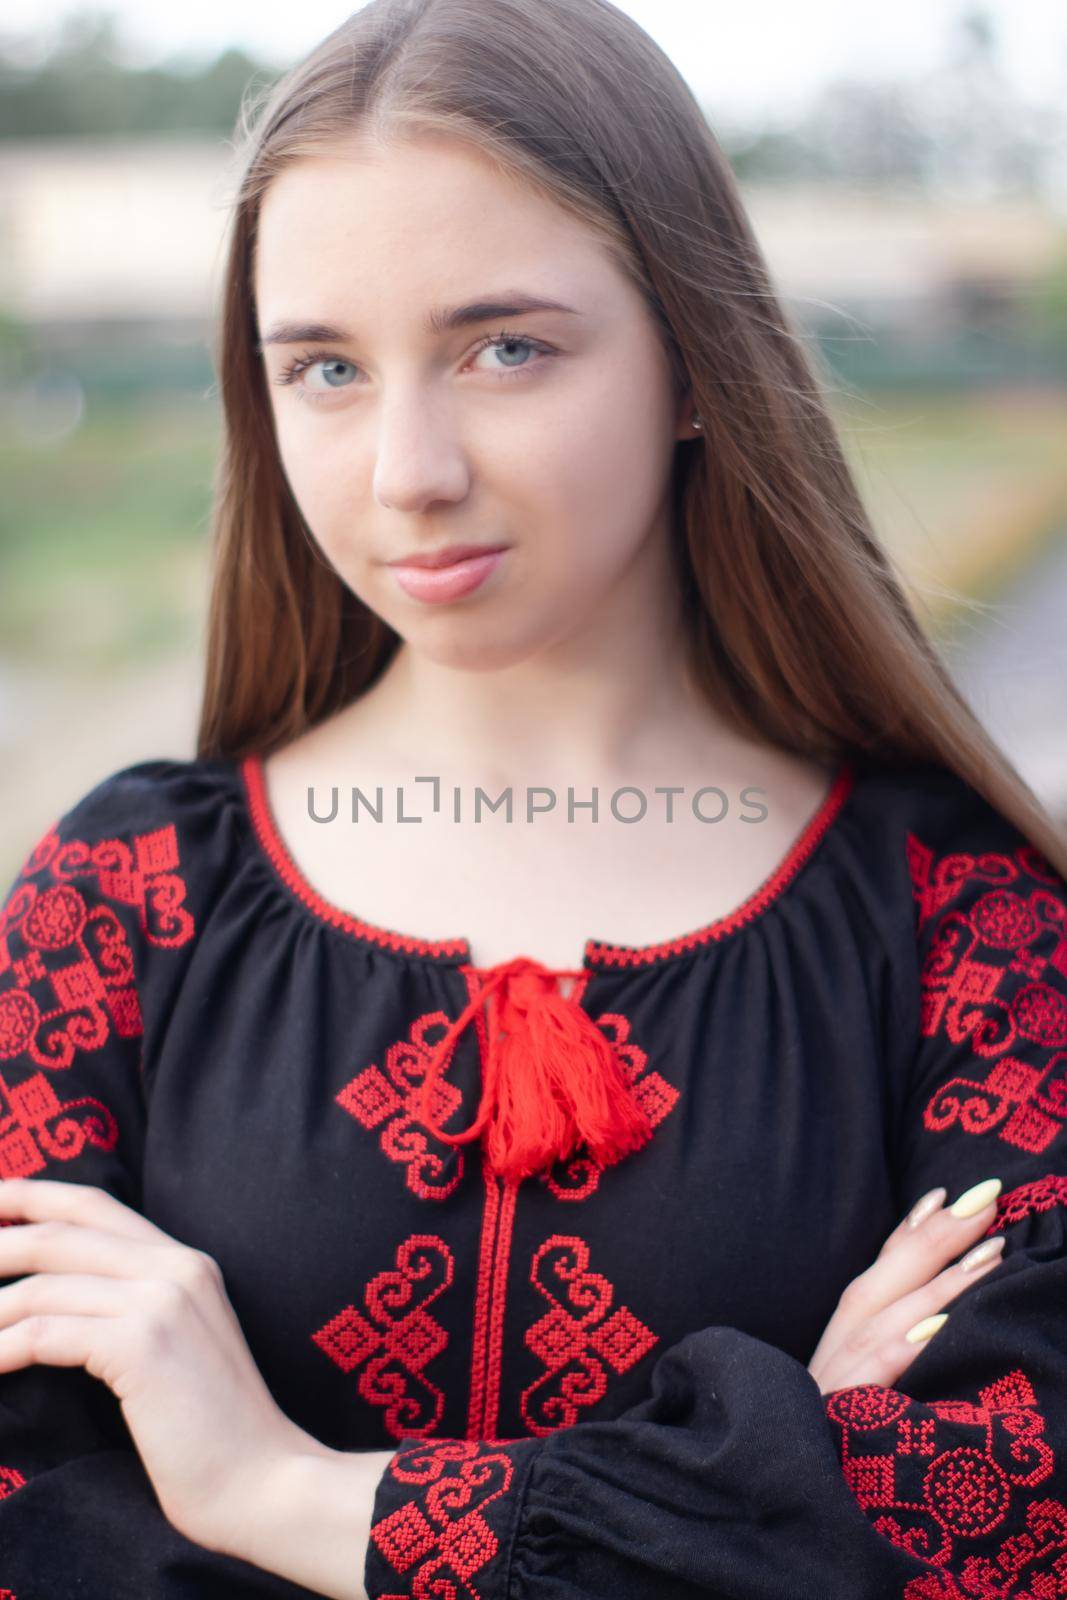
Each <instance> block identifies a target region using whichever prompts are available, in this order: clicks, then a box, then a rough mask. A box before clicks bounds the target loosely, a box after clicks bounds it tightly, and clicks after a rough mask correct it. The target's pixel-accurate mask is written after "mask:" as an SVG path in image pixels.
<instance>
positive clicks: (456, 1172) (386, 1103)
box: [335, 1011, 463, 1200]
mask: <svg viewBox="0 0 1067 1600" xmlns="http://www.w3.org/2000/svg"><path fill="white" fill-rule="evenodd" d="M450 1025H451V1019H450V1018H449V1017H448V1016H446V1014H445V1013H444V1012H443V1011H430V1012H427V1013H426V1014H425V1015H424V1016H421V1017H418V1018H417V1019H416V1020H415V1021H414V1022H413V1023H412V1024H411V1028H410V1030H409V1032H408V1037H407V1038H406V1039H400V1040H398V1041H397V1042H396V1043H395V1044H391V1045H390V1046H389V1048H388V1050H387V1051H386V1052H385V1069H384V1071H383V1070H382V1069H381V1068H380V1067H377V1066H375V1065H373V1064H372V1065H371V1066H369V1067H364V1068H363V1070H362V1071H361V1072H358V1073H357V1074H356V1076H355V1077H354V1078H352V1079H350V1080H349V1082H348V1083H346V1084H345V1086H344V1088H343V1089H342V1090H341V1091H340V1092H339V1093H338V1094H337V1095H336V1096H335V1099H336V1101H337V1104H338V1105H339V1106H343V1107H344V1109H345V1110H346V1111H347V1112H348V1113H349V1114H350V1115H351V1116H353V1117H355V1119H356V1121H357V1122H360V1123H362V1124H363V1126H364V1127H365V1128H368V1129H373V1128H377V1127H381V1130H382V1131H381V1134H380V1137H379V1141H378V1142H379V1144H380V1145H381V1148H382V1150H383V1151H384V1153H385V1154H386V1155H387V1156H388V1157H389V1159H390V1161H396V1162H399V1163H400V1164H401V1165H403V1166H405V1167H406V1168H407V1172H406V1175H405V1177H406V1182H407V1186H408V1188H409V1189H410V1190H411V1192H412V1193H413V1194H416V1195H418V1196H419V1198H420V1199H422V1200H444V1199H446V1198H447V1196H448V1195H450V1194H451V1193H452V1191H453V1189H455V1187H456V1185H457V1184H458V1183H459V1182H460V1179H461V1178H462V1177H463V1157H462V1154H461V1153H460V1152H459V1151H458V1150H457V1149H456V1147H455V1146H454V1145H448V1144H444V1143H443V1142H442V1141H441V1140H440V1139H434V1138H433V1137H432V1135H431V1134H430V1133H429V1132H428V1131H427V1129H426V1127H425V1125H424V1124H423V1123H422V1121H421V1120H420V1118H419V1097H420V1094H421V1092H422V1082H423V1079H424V1078H425V1076H426V1073H427V1071H428V1069H429V1065H430V1058H431V1056H432V1054H433V1048H434V1045H435V1044H436V1043H437V1042H438V1041H439V1040H440V1039H442V1038H443V1037H444V1035H445V1034H446V1033H447V1032H448V1029H449V1027H450ZM431 1030H432V1031H433V1034H434V1037H432V1038H431V1037H429V1035H430V1033H431ZM447 1070H448V1063H446V1064H445V1068H444V1071H443V1072H442V1073H441V1075H440V1076H439V1078H438V1079H437V1082H436V1084H435V1085H434V1089H433V1092H432V1093H431V1095H430V1112H431V1115H432V1117H433V1119H434V1121H435V1122H436V1123H437V1125H438V1126H439V1127H440V1126H443V1125H444V1123H445V1121H446V1119H447V1118H448V1117H450V1116H451V1115H452V1113H453V1112H454V1111H455V1110H456V1107H457V1106H458V1105H459V1104H460V1102H461V1099H462V1096H461V1095H460V1092H459V1090H458V1089H457V1088H456V1086H455V1085H454V1084H451V1083H448V1082H447V1081H446V1079H445V1076H444V1072H447Z"/></svg>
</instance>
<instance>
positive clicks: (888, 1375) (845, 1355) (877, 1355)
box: [831, 1234, 1004, 1388]
mask: <svg viewBox="0 0 1067 1600" xmlns="http://www.w3.org/2000/svg"><path fill="white" fill-rule="evenodd" d="M998 1237H999V1238H1000V1240H1001V1249H1000V1251H998V1252H997V1253H996V1254H995V1255H993V1256H992V1257H990V1258H988V1259H986V1260H985V1261H980V1262H979V1263H978V1264H977V1265H975V1266H974V1267H972V1268H971V1269H970V1270H966V1269H964V1268H963V1267H962V1266H961V1265H960V1264H959V1263H956V1264H955V1265H953V1266H951V1267H949V1268H947V1269H946V1270H945V1271H944V1272H942V1273H939V1274H938V1276H937V1277H936V1278H934V1279H933V1280H932V1282H930V1283H929V1284H926V1285H924V1287H923V1288H922V1289H919V1290H916V1291H915V1292H914V1293H913V1294H910V1295H905V1296H904V1298H903V1299H902V1300H900V1301H899V1302H898V1303H897V1304H896V1305H894V1306H892V1307H890V1309H889V1310H888V1311H885V1312H883V1313H882V1314H881V1315H880V1316H879V1317H876V1318H873V1319H872V1320H871V1321H870V1322H869V1323H867V1324H865V1325H864V1326H863V1327H861V1328H859V1329H857V1330H854V1331H853V1333H852V1334H850V1335H848V1336H846V1338H845V1339H844V1340H843V1341H842V1342H841V1343H840V1344H839V1345H838V1346H837V1348H836V1349H835V1351H834V1353H833V1356H832V1357H831V1364H832V1368H833V1373H834V1387H835V1388H844V1387H847V1386H848V1385H850V1384H852V1383H878V1384H886V1385H892V1384H894V1383H895V1382H896V1381H897V1379H898V1378H899V1377H900V1375H901V1373H902V1372H904V1371H906V1369H907V1368H908V1367H910V1366H911V1364H912V1362H913V1361H914V1360H915V1357H916V1356H917V1355H918V1354H919V1352H920V1351H921V1350H924V1349H925V1348H926V1346H927V1344H929V1342H930V1338H936V1336H937V1334H938V1333H939V1332H940V1329H941V1327H943V1326H944V1323H942V1324H941V1325H940V1327H935V1328H933V1329H931V1330H930V1334H929V1337H927V1338H925V1339H920V1340H917V1341H912V1340H909V1339H908V1338H907V1335H908V1333H909V1332H911V1331H912V1330H914V1329H917V1328H920V1327H921V1325H922V1324H923V1323H925V1322H926V1320H927V1318H929V1317H933V1316H936V1315H937V1314H938V1313H940V1312H942V1311H943V1309H944V1307H945V1306H947V1305H950V1304H951V1303H952V1301H953V1300H955V1299H956V1298H957V1297H958V1296H959V1295H961V1294H962V1293H963V1291H964V1290H965V1289H968V1288H970V1286H971V1285H972V1284H973V1283H976V1282H977V1281H978V1280H979V1279H980V1278H983V1277H985V1276H986V1275H987V1274H988V1273H990V1272H993V1271H994V1270H995V1269H996V1268H997V1267H998V1266H999V1265H1000V1263H1001V1260H1002V1254H1001V1252H1002V1251H1003V1239H1004V1236H1003V1235H1002V1234H1001V1235H999V1236H998ZM990 1242H991V1243H992V1241H990ZM842 1372H843V1373H844V1377H842V1376H841V1374H842Z"/></svg>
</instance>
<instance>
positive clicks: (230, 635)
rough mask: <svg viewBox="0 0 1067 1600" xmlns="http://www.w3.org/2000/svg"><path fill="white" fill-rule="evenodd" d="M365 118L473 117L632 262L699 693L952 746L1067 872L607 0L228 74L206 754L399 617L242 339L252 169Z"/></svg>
mask: <svg viewBox="0 0 1067 1600" xmlns="http://www.w3.org/2000/svg"><path fill="white" fill-rule="evenodd" d="M257 101H258V103H257ZM357 129H358V130H360V131H363V132H366V133H368V134H370V135H372V136H376V137H380V138H382V139H385V138H409V137H417V136H418V135H419V134H423V133H436V134H441V133H444V134H447V135H450V136H451V137H453V138H460V139H467V140H470V141H473V143H474V144H475V145H476V146H477V148H478V149H479V150H480V151H481V152H482V153H483V154H484V155H486V156H488V157H489V158H490V159H491V160H494V161H495V162H497V163H498V164H499V169H500V170H501V171H502V172H504V173H506V174H508V175H511V176H514V177H517V178H519V179H520V180H524V181H526V182H528V183H532V184H533V185H534V186H535V187H536V188H537V189H538V190H539V192H541V193H543V194H547V195H548V196H550V197H551V198H552V199H553V200H555V201H556V202H557V203H558V204H560V205H562V206H564V207H565V208H567V209H568V210H569V211H570V212H571V213H572V214H573V215H575V216H577V217H579V218H580V219H582V220H583V221H584V222H585V223H586V224H588V225H589V226H590V227H591V228H593V229H594V230H595V231H596V232H597V234H598V236H599V237H600V238H601V239H602V241H603V243H604V245H605V246H606V248H607V249H608V250H609V251H610V252H611V254H612V257H613V259H614V260H615V261H616V263H617V264H618V265H619V267H620V268H621V269H622V270H623V271H624V272H625V273H626V274H628V276H629V277H630V279H631V280H632V281H633V282H634V283H635V284H636V285H637V287H638V288H639V290H640V292H641V294H642V295H643V297H644V300H645V302H646V304H647V305H648V308H649V310H650V312H651V314H652V316H653V317H654V319H655V322H656V324H657V327H658V330H659V332H660V337H661V338H662V341H663V345H664V349H665V351H666V353H667V355H668V358H669V361H670V366H671V371H672V373H673V376H674V380H675V383H676V386H677V388H678V392H679V393H681V392H683V391H684V390H685V389H688V390H689V391H691V393H692V395H693V398H694V401H695V405H696V409H697V410H698V411H699V413H700V415H701V416H702V417H703V419H704V431H703V444H702V445H701V444H700V443H699V442H697V443H692V442H689V443H687V444H686V445H685V447H684V448H683V449H681V450H676V461H675V472H674V494H673V511H674V516H673V538H674V541H675V545H676V551H675V553H676V558H677V561H678V564H679V572H680V575H681V580H682V589H683V594H684V596H685V607H686V620H687V639H688V644H689V648H690V655H691V664H692V668H693V670H694V673H695V677H696V680H697V682H698V683H699V684H700V685H701V687H702V688H703V690H704V691H705V692H706V693H707V695H708V698H709V700H710V702H711V703H712V704H713V705H714V707H715V708H716V710H717V712H718V713H719V714H720V715H722V716H723V717H725V718H726V719H728V720H729V721H731V722H732V723H733V724H734V725H735V726H736V728H737V730H738V731H739V732H740V733H742V734H744V735H745V736H747V737H755V738H758V739H762V740H765V741H767V742H770V743H772V744H774V745H776V746H778V747H779V748H783V749H787V750H791V751H794V752H796V753H798V754H802V755H805V756H808V757H810V758H814V759H818V760H821V761H824V762H834V761H837V760H840V759H841V758H842V757H844V756H849V757H850V758H852V759H853V760H855V761H856V762H857V763H859V764H861V765H866V766H879V767H882V768H891V767H894V766H897V765H905V764H909V763H911V762H931V763H934V764H936V765H938V766H940V767H944V768H948V769H950V770H953V771H955V772H956V773H957V774H959V775H960V776H961V777H963V778H964V779H965V780H966V781H967V782H969V783H970V784H971V785H972V786H973V787H974V788H975V789H976V790H977V791H978V792H979V793H980V794H983V795H984V796H985V797H986V798H987V799H988V800H989V801H990V802H991V803H992V804H993V805H994V806H995V807H996V808H997V810H998V811H1000V812H1001V814H1002V815H1004V816H1005V817H1007V818H1009V819H1010V820H1011V821H1012V822H1014V823H1015V824H1016V826H1017V827H1018V828H1019V829H1020V830H1021V831H1022V832H1023V833H1024V834H1025V835H1026V836H1027V837H1028V838H1029V839H1030V841H1031V842H1032V843H1033V844H1035V845H1036V846H1037V847H1038V849H1039V850H1041V851H1042V852H1043V853H1044V854H1045V855H1046V856H1047V858H1048V859H1049V860H1050V861H1051V862H1052V863H1053V865H1054V866H1056V867H1057V868H1058V870H1059V871H1060V872H1061V873H1063V874H1064V875H1067V836H1065V835H1064V834H1062V833H1061V832H1060V831H1059V830H1058V828H1057V827H1056V825H1055V823H1054V822H1053V821H1052V819H1051V818H1050V816H1049V815H1048V813H1047V812H1046V811H1045V810H1044V808H1043V807H1042V806H1041V804H1040V802H1039V801H1038V800H1037V798H1036V797H1035V795H1034V794H1033V793H1032V791H1031V790H1030V789H1029V787H1028V786H1027V785H1026V783H1025V782H1024V781H1023V779H1022V778H1021V776H1020V775H1019V773H1018V772H1017V771H1016V770H1015V768H1014V767H1013V766H1012V764H1011V763H1010V761H1009V760H1008V758H1007V757H1006V755H1005V754H1004V753H1003V752H1002V751H1001V750H1000V749H999V748H998V746H997V745H996V744H995V742H994V741H993V740H992V739H991V738H990V737H989V735H988V734H987V733H986V732H985V730H984V729H983V728H982V726H981V724H980V723H979V722H978V720H977V719H976V717H975V716H974V715H973V713H972V712H971V710H970V709H969V707H968V706H967V704H966V702H965V701H964V699H963V698H962V696H961V695H960V694H959V692H958V691H957V689H956V687H955V686H954V684H953V682H952V679H951V677H950V676H949V674H948V672H947V670H946V668H945V666H944V665H943V663H942V661H941V659H940V657H939V655H938V653H937V650H936V648H935V646H934V644H933V643H932V641H931V639H930V638H929V637H928V635H927V634H926V632H925V631H924V628H923V626H922V624H921V623H920V621H919V619H918V617H917V616H916V614H915V612H914V611H913V609H912V606H911V604H910V602H909V600H908V598H907V596H906V594H905V592H904V589H903V587H902V584H901V582H900V580H899V578H898V576H897V575H896V573H895V572H894V570H893V566H892V563H891V562H890V559H889V557H888V555H887V554H886V552H885V550H884V549H883V548H882V546H881V544H880V542H879V540H878V538H877V537H876V535H875V533H874V531H873V529H872V527H871V523H870V520H869V518H868V515H867V512H866V510H865V508H864V506H863V504H862V502H861V498H860V495H859V492H858V490H857V487H856V485H855V482H854V481H853V478H852V475H851V473H850V471H849V468H848V466H847V464H846V461H845V458H844V454H843V451H842V448H841V443H840V440H839V438H838V435H837V431H836V428H835V426H834V423H833V421H832V419H831V416H830V414H829V411H828V408H827V405H826V402H825V400H824V398H823V394H822V393H821V391H820V383H821V382H822V380H823V379H824V377H825V373H824V372H823V371H822V370H821V368H820V363H819V358H817V357H814V356H813V355H812V353H811V351H810V349H809V348H808V347H807V345H806V343H805V341H804V339H803V337H802V335H801V334H800V333H799V332H798V330H797V328H796V327H795V326H794V325H793V323H792V322H791V320H790V319H789V317H788V316H787V314H786V311H785V309H784V308H783V306H782V304H781V303H780V301H779V299H778V296H777V294H776V292H775V290H774V288H773V286H772V283H771V279H770V276H769V272H768V268H767V266H766V263H765V261H764V259H763V255H762V253H761V250H760V247H759V245H758V243H757V241H756V239H755V236H754V234H753V231H752V228H751V225H750V223H749V220H748V217H747V214H746V212H745V210H744V207H743V205H742V202H741V198H740V195H739V192H738V188H737V184H736V181H735V178H734V175H733V172H732V170H731V168H730V166H729V164H728V163H727V160H726V158H725V156H724V154H723V152H722V150H721V148H720V146H719V144H718V143H717V141H716V139H715V137H714V135H713V133H712V131H711V129H710V128H709V126H708V123H707V121H706V119H705V117H704V114H703V112H702V111H701V109H700V106H699V104H698V103H697V101H696V100H695V98H694V97H693V95H692V93H691V92H690V90H689V88H688V86H687V85H686V83H685V81H684V79H683V78H682V77H681V75H680V74H679V73H678V71H677V70H676V69H675V67H674V66H673V65H672V63H671V62H670V60H669V59H668V58H667V57H666V56H665V55H664V54H663V52H662V51H661V50H660V49H659V48H658V46H657V45H656V44H654V43H653V41H652V40H651V39H650V38H649V37H648V35H647V34H646V33H644V32H643V31H642V29H641V28H639V27H638V26H637V24H636V23H635V22H633V21H632V20H631V19H630V18H629V17H627V16H626V15H625V13H623V12H622V11H620V10H618V9H617V8H616V7H615V6H614V5H612V4H610V3H609V0H537V3H536V4H531V3H530V0H372V3H371V4H369V5H367V6H365V7H364V8H363V9H362V10H360V11H358V12H356V13H354V14H353V15H352V16H350V17H349V18H348V20H347V21H346V22H344V23H342V25H341V26H340V27H339V28H337V29H336V30H335V31H334V32H333V33H331V34H330V35H329V36H328V37H327V38H326V39H325V40H324V41H323V42H322V43H321V44H320V45H319V46H318V47H317V48H316V49H315V50H314V51H312V53H311V54H310V55H309V56H307V57H306V58H305V59H304V60H303V61H302V62H300V63H298V64H297V65H296V66H295V67H293V68H292V70H291V71H289V72H288V73H287V74H286V75H285V76H284V77H283V78H281V79H280V80H279V81H278V82H277V83H276V84H274V85H273V86H272V87H271V88H269V89H268V90H267V91H266V92H264V93H261V94H259V95H256V94H255V93H253V92H250V93H249V94H248V95H247V96H246V100H245V104H244V107H243V110H242V116H241V120H240V124H239V128H238V143H237V157H238V170H239V177H238V179H237V182H236V191H235V197H234V204H233V216H232V231H231V236H230V243H229V253H228V260H227V264H226V270H225V278H224V284H223V296H222V308H221V313H222V314H221V318H220V324H219V335H218V347H217V352H216V365H217V369H218V374H219V384H220V392H221V397H222V403H223V410H224V439H223V447H222V452H221V455H220V459H219V463H218V469H217V475H216V482H215V508H214V521H213V543H214V572H213V585H212V593H211V600H210V608H209V616H208V624H207V638H206V663H205V681H204V694H203V702H202V706H201V714H200V727H199V733H198V755H199V756H200V757H202V758H207V757H213V756H230V757H238V756H241V755H244V754H247V753H248V752H249V751H252V750H258V751H260V752H264V753H265V752H268V751H269V750H271V749H274V748H276V747H277V746H279V745H282V744H285V743H287V742H288V741H289V740H291V739H292V738H294V737H295V736H296V735H297V734H298V733H300V732H301V731H302V730H303V729H305V728H308V727H310V726H312V725H313V724H315V723H317V722H319V721H321V720H323V719H324V718H326V717H328V716H330V715H331V714H332V713H334V712H336V711H338V710H339V709H340V708H341V707H342V706H344V705H347V704H348V703H350V702H351V701H352V700H353V699H354V698H356V697H357V696H358V695H359V694H361V693H362V692H363V691H364V690H366V689H368V688H369V687H370V685H371V684H372V683H373V682H374V681H375V679H376V678H377V677H378V676H379V675H380V673H381V672H382V670H383V669H384V667H385V666H386V665H387V663H388V661H389V660H390V658H391V657H392V655H393V654H394V652H395V650H396V648H397V646H398V644H399V643H400V640H399V636H398V635H397V634H396V632H395V630H393V629H392V628H391V627H389V625H388V624H387V623H385V622H383V621H382V619H381V618H379V617H378V616H376V615H375V614H374V613H373V612H371V611H370V610H369V608H368V607H366V606H365V605H364V604H363V603H362V602H361V601H360V600H359V599H358V598H357V597H356V596H355V595H353V594H352V592H351V591H350V590H349V589H348V588H347V587H346V585H345V584H344V583H343V581H342V580H341V579H340V577H339V576H338V575H337V573H336V572H335V571H334V569H333V568H332V566H330V565H329V564H328V563H327V562H326V561H325V559H324V558H323V556H322V555H321V553H320V552H319V551H318V549H317V547H316V546H315V544H314V542H313V540H312V539H311V537H310V535H309V532H308V530H307V528H306V526H305V524H304V522H303V519H302V517H301V514H300V511H299V509H298V507H297V505H296V503H295V500H294V498H293V496H292V493H291V491H290V489H289V487H288V483H287V481H286V479H285V476H284V473H283V470H282V466H281V462H280V458H279V455H278V451H277V446H276V442H275V438H274V429H273V421H272V417H271V411H270V405H269V400H268V395H267V389H266V380H265V376H264V371H263V366H262V361H261V357H260V355H259V353H258V350H257V340H258V329H257V323H256V310H255V304H254V298H253V287H252V286H253V267H254V251H255V240H256V224H257V217H258V213H259V207H260V203H261V200H262V197H263V195H264V192H265V191H266V189H267V187H268V185H269V184H270V182H271V180H272V178H273V177H274V176H275V175H276V174H277V173H278V172H280V171H281V170H282V169H283V168H284V167H285V166H286V165H287V164H288V163H290V162H292V161H294V160H297V159H299V158H300V157H302V156H305V155H314V154H316V153H319V152H321V151H322V150H324V149H327V148H330V147H336V146H337V145H338V144H339V143H341V142H342V141H344V140H345V139H346V138H350V137H351V136H352V135H353V134H354V133H355V132H356V131H357Z"/></svg>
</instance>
